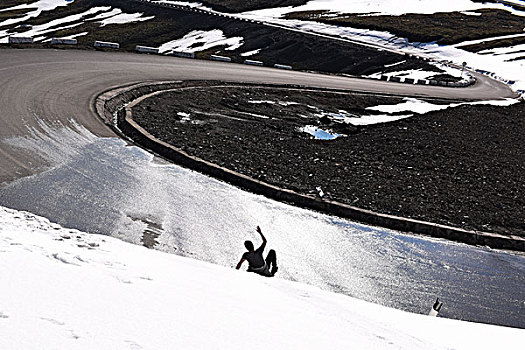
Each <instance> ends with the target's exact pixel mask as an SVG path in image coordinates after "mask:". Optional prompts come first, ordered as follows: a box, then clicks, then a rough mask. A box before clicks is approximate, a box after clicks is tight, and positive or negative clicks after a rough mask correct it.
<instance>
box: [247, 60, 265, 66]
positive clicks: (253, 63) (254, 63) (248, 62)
mask: <svg viewBox="0 0 525 350" xmlns="http://www.w3.org/2000/svg"><path fill="white" fill-rule="evenodd" d="M244 64H248V65H250V66H263V65H264V63H263V62H261V61H254V60H245V61H244Z"/></svg>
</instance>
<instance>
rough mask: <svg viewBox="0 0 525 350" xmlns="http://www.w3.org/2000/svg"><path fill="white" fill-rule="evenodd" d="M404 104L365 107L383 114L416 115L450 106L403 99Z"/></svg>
mask: <svg viewBox="0 0 525 350" xmlns="http://www.w3.org/2000/svg"><path fill="white" fill-rule="evenodd" d="M404 101H405V102H402V103H399V104H395V105H379V106H374V107H367V108H366V109H367V110H370V111H378V112H383V113H398V112H407V111H411V112H415V113H418V114H425V113H428V112H432V111H439V110H442V109H447V108H449V107H450V105H436V104H433V103H429V102H426V101H422V100H418V99H416V98H404Z"/></svg>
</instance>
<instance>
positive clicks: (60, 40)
mask: <svg viewBox="0 0 525 350" xmlns="http://www.w3.org/2000/svg"><path fill="white" fill-rule="evenodd" d="M77 44H78V42H77V39H64V38H52V39H51V45H77Z"/></svg>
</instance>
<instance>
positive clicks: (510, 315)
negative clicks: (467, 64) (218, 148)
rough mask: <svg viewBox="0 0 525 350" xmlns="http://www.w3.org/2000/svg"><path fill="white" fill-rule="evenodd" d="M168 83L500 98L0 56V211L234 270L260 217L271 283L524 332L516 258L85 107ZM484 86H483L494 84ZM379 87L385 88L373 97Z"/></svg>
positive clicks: (238, 71)
mask: <svg viewBox="0 0 525 350" xmlns="http://www.w3.org/2000/svg"><path fill="white" fill-rule="evenodd" d="M179 79H222V80H230V81H252V82H264V83H293V84H301V85H308V86H317V87H330V88H339V89H356V90H366V91H378V92H379V91H381V92H389V93H398V94H407V95H413V91H414V90H416V89H418V92H419V93H420V94H422V95H425V96H437V97H440V98H454V99H458V98H469V99H473V98H491V99H496V98H502V97H509V96H511V95H512V93H511V92H510V91H509V90H507V89H506V88H505V87H504V86H503V85H501V84H499V83H496V82H493V81H491V80H486V79H485V78H483V79H481V82H480V83H479V84H478V85H476V86H474V87H472V88H469V89H446V88H436V87H419V86H410V85H402V84H388V83H384V82H380V81H365V80H356V79H348V78H340V77H330V76H324V75H312V74H305V73H299V72H287V71H279V70H273V69H264V68H254V67H246V66H240V65H232V64H221V63H213V62H205V61H194V60H184V59H175V58H170V57H158V56H147V55H134V54H121V53H118V54H116V53H99V52H86V51H50V50H0V84H1V85H0V86H2V89H0V119H1V123H2V124H1V128H0V153H1V155H0V182H1V183H2V185H0V205H3V206H7V207H10V208H14V209H18V210H27V211H30V212H33V213H35V214H38V215H42V216H45V217H47V218H49V219H50V220H52V221H54V222H57V223H60V224H62V225H63V226H65V227H71V228H77V229H81V230H83V231H86V232H92V233H99V234H107V235H111V236H113V237H117V238H121V239H124V240H126V241H130V242H133V243H137V244H140V243H141V239H142V238H143V237H144V235H145V234H146V233H148V232H149V234H153V235H158V237H157V240H158V242H159V243H158V245H157V246H156V249H160V250H164V251H168V252H172V253H176V254H180V255H183V256H188V257H193V258H197V259H200V260H205V261H209V262H213V263H216V264H220V265H223V266H234V265H235V264H236V263H237V261H238V259H239V257H240V255H241V254H242V252H243V246H242V242H243V241H244V240H245V239H252V240H254V241H255V242H258V241H257V239H258V237H257V236H256V234H254V231H253V230H254V228H255V226H256V225H260V226H261V227H262V228H263V230H264V232H265V234H266V236H267V238H268V240H269V248H272V249H275V250H276V251H277V254H278V261H279V264H280V270H279V278H286V279H290V280H297V281H300V282H302V283H309V284H312V285H316V286H319V287H321V288H324V289H327V290H331V291H334V292H339V293H344V294H347V295H351V296H355V297H358V298H361V299H364V300H369V301H372V302H375V303H379V304H383V305H387V306H391V307H396V308H399V309H403V310H407V311H411V312H416V313H427V312H428V310H429V308H430V306H431V305H432V303H433V302H434V300H435V298H436V297H440V298H441V299H442V300H443V301H444V302H445V307H444V309H443V310H442V312H441V315H442V316H444V317H451V318H458V319H463V320H470V321H478V322H487V323H495V324H502V325H507V326H514V327H521V328H525V323H524V320H525V304H524V303H523V301H524V300H525V290H524V289H523V285H525V259H524V258H523V256H522V255H518V254H509V253H506V252H502V251H493V250H490V249H485V248H478V247H471V246H466V245H463V244H457V243H453V242H448V241H444V240H439V239H432V238H426V237H418V236H413V235H408V234H402V233H399V232H394V231H389V230H384V229H381V228H373V227H369V226H366V225H360V224H356V223H352V222H349V221H346V220H341V219H339V218H335V217H330V216H326V215H321V214H318V213H315V212H311V211H308V210H303V209H300V208H295V207H292V206H289V205H286V204H282V203H277V202H275V201H271V200H268V199H266V198H264V197H261V196H256V195H253V194H250V193H247V192H244V191H241V190H239V189H237V188H235V187H232V186H229V185H227V184H224V183H222V182H220V181H216V180H214V179H211V178H209V177H206V176H203V175H201V174H198V173H196V172H193V171H189V170H187V169H183V168H181V167H178V166H175V165H171V164H167V163H166V162H164V161H162V160H159V159H156V158H154V157H153V156H152V155H151V154H149V153H147V152H145V151H143V150H141V149H139V148H137V147H130V146H128V145H127V144H126V143H125V142H124V141H122V140H120V139H118V138H117V137H116V135H115V134H114V133H113V132H112V131H111V130H110V129H109V128H108V127H107V126H105V125H104V124H103V123H102V122H101V121H100V120H98V118H97V117H96V116H95V114H94V112H93V111H92V100H93V98H95V96H96V95H97V94H98V93H100V92H102V91H103V90H105V89H107V88H109V87H112V86H118V85H122V84H127V83H132V82H139V81H148V80H151V81H154V80H164V81H166V80H179ZM492 85H494V86H495V89H493V88H492ZM383 90H384V91H383Z"/></svg>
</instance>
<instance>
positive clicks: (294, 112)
mask: <svg viewBox="0 0 525 350" xmlns="http://www.w3.org/2000/svg"><path fill="white" fill-rule="evenodd" d="M250 100H252V101H254V100H256V101H257V100H260V101H274V102H276V103H275V104H269V103H249V102H248V101H250ZM279 101H280V102H281V103H279ZM400 101H401V99H400V98H395V97H386V96H372V95H366V94H357V93H351V94H336V93H328V92H314V91H306V92H305V91H291V90H279V89H274V90H272V89H258V88H248V87H227V88H225V87H221V88H203V87H197V88H192V89H186V90H180V91H176V92H171V93H166V94H163V95H160V96H157V97H154V98H150V99H147V100H146V101H144V102H142V103H141V104H139V105H138V106H137V107H135V109H134V119H135V120H136V121H137V122H139V123H140V124H141V125H142V126H143V127H145V128H146V129H147V130H148V131H149V132H150V133H151V134H153V135H154V136H156V137H158V138H160V139H162V140H165V141H167V142H169V143H171V144H172V145H174V146H176V147H179V148H181V149H182V150H184V151H185V152H187V153H189V154H190V155H195V156H198V157H200V158H203V159H205V160H208V161H211V162H213V163H216V164H219V165H221V166H224V167H226V168H228V169H231V170H234V171H237V172H240V173H243V174H246V175H248V176H250V177H253V178H256V179H260V180H262V181H264V182H267V183H270V184H274V185H278V186H281V187H284V188H288V189H292V190H295V191H297V192H300V193H304V194H316V193H317V190H316V187H318V186H320V187H321V188H322V190H323V192H325V196H326V198H330V199H333V200H337V201H340V202H343V203H347V204H352V205H354V206H357V207H360V208H364V209H370V210H374V211H377V212H381V213H389V214H393V215H397V216H403V217H411V218H416V219H420V220H425V221H430V222H435V223H441V224H446V225H451V226H455V227H462V228H466V229H475V230H482V231H489V232H498V233H502V234H515V235H520V236H525V209H524V208H525V199H524V196H523V193H525V150H524V147H525V146H524V145H525V134H524V133H523V130H525V118H524V116H525V113H524V105H523V103H522V104H518V105H513V106H510V107H495V106H462V107H457V108H454V109H449V110H445V111H439V112H432V113H428V114H426V115H415V116H414V117H412V118H408V119H404V120H400V121H396V122H390V123H386V124H378V125H375V126H368V127H355V126H351V125H345V124H340V123H337V122H335V121H334V119H333V118H330V117H323V118H319V116H316V114H319V112H321V111H324V112H332V113H338V112H339V110H341V109H344V110H345V111H347V112H348V113H351V114H355V115H357V116H359V115H363V114H372V112H371V111H370V110H368V111H364V110H363V109H364V108H366V107H367V106H372V105H379V104H394V103H398V102H400ZM285 102H296V103H298V104H286V103H285ZM179 112H182V113H188V114H189V115H190V116H189V118H188V117H185V116H184V115H183V114H177V113H179ZM248 113H251V114H248ZM261 116H267V117H269V118H268V119H264V118H262V117H261ZM306 125H318V126H320V127H322V128H323V129H331V130H332V131H334V132H337V133H341V134H344V135H346V136H345V137H339V138H337V139H335V140H330V141H329V140H317V139H313V137H312V136H310V135H309V134H307V133H305V132H303V131H300V130H299V128H300V127H304V126H306Z"/></svg>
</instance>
